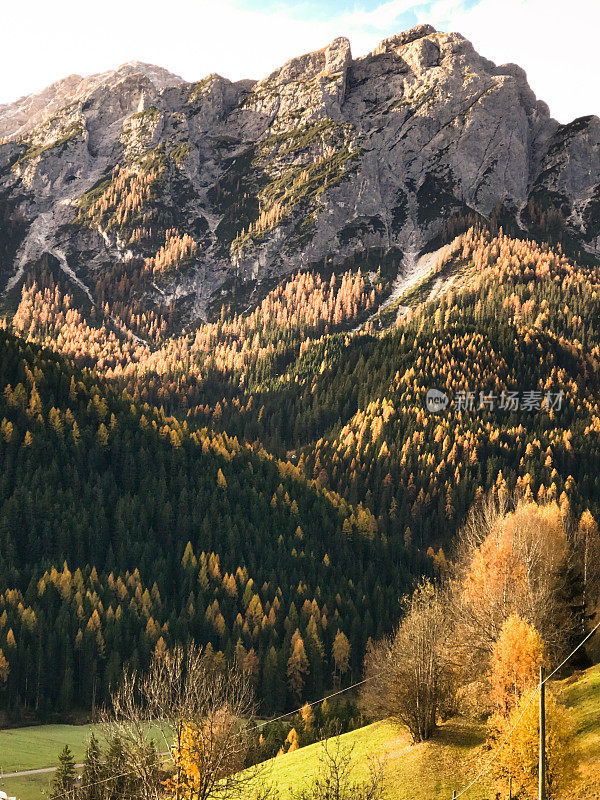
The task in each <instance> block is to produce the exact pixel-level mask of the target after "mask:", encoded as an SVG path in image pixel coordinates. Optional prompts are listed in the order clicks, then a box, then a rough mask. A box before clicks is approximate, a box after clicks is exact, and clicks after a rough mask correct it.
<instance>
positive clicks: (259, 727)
mask: <svg viewBox="0 0 600 800" xmlns="http://www.w3.org/2000/svg"><path fill="white" fill-rule="evenodd" d="M599 628H600V622H599V623H598V624H597V625H596V626H595V627H594V628H593V629H592V630H591V631H590V632H589V633H588V635H587V636H586V637H585V638H584V639H582V641H581V642H579V644H578V645H577V647H575V649H574V650H572V651H571V652H570V653H569V655H568V656H567V657H566V658H565V659H564V660H563V661H561V663H560V664H559V665H558V666H557V667H556V669H554V670H553V671H552V672H551V673H550V674H549V675H548V676H547V677H546V678H544V680H543V681H541V682H540V684H539V685H538V686H536V688H535V690H533V691H532V693H531V696H530V698H529V699H528V701H527V703H526V704H525V707H524V708H523V711H522V712H521V714H520V715H519V718H518V719H517V721H516V722H515V724H514V725H513V727H512V728H511V729H510V731H509V732H508V733H507V734H506V736H505V737H504V739H503V740H502V742H501V743H500V745H499V746H498V748H497V750H496V752H495V753H494V755H493V756H492V758H490V759H489V760H488V761H487V762H486V764H485V766H484V767H483V769H482V770H481V771H480V772H479V773H478V774H477V775H476V777H475V778H474V779H473V780H472V781H471V783H470V784H469V785H468V786H466V787H465V788H464V789H463V790H462V791H461V792H459V793H458V794H457V795H455V800H458V798H459V797H461V796H462V795H463V794H466V792H468V791H469V790H470V789H472V788H473V786H474V785H475V784H476V783H477V782H478V781H479V780H480V779H481V778H482V777H483V776H484V775H485V774H486V772H489V769H490V767H491V766H492V764H493V763H494V761H495V760H496V759H497V758H498V756H499V755H500V752H501V750H502V749H503V748H504V746H505V745H506V744H507V742H508V740H509V739H510V737H511V736H512V734H513V733H514V732H515V730H516V729H517V727H518V725H519V723H520V722H521V720H522V719H523V717H524V716H525V712H526V711H527V709H528V708H529V706H530V705H531V703H532V702H533V700H534V699H535V697H536V695H537V692H538V690H539V689H540V687H541V685H542V683H547V682H548V681H549V680H550V678H552V677H553V676H554V675H556V673H557V672H558V671H559V670H560V669H562V667H564V665H565V664H566V663H567V661H568V660H569V659H570V658H571V657H572V656H573V655H575V653H576V652H577V651H578V650H579V649H580V648H581V647H583V645H584V644H585V643H586V642H587V641H588V639H590V638H591V637H592V636H593V635H594V633H595V632H596V631H597V630H598V629H599ZM382 674H383V672H379V673H375V674H374V675H370V676H369V677H368V678H363V680H361V681H357V682H356V683H353V684H351V685H350V686H347V687H346V688H344V689H339V690H338V691H337V692H332V693H331V694H328V695H326V696H325V697H321V698H320V699H319V700H313V701H312V702H311V703H304V705H302V706H300V707H299V708H296V709H294V710H293V711H288V712H286V713H285V714H280V715H279V716H278V717H274V718H273V719H268V720H265V721H264V722H262V723H259V724H257V725H254V726H253V727H251V728H249V729H247V730H245V731H243V732H241V733H240V734H238V735H239V736H243V735H246V734H248V733H252V731H255V730H263V728H265V727H266V726H267V725H272V724H273V723H274V722H280V721H281V720H282V719H286V718H287V717H291V716H293V715H294V714H298V713H300V712H301V711H302V709H303V708H305V707H306V706H307V705H308V706H309V707H311V708H312V707H313V706H316V705H319V704H320V703H323V702H324V701H325V700H331V699H333V698H334V697H338V696H339V695H341V694H344V693H345V692H349V691H351V690H352V689H357V688H358V687H359V686H363V685H364V684H365V683H368V682H369V681H372V680H374V679H375V678H378V677H380V676H381V675H382ZM169 757H170V758H171V759H172V755H169ZM136 774H137V772H136V771H135V770H131V771H130V772H123V773H121V774H119V775H111V776H110V777H109V778H103V779H102V780H98V781H94V782H93V783H87V784H85V785H84V786H80V787H78V788H79V789H89V788H91V787H92V786H99V785H100V784H103V783H108V782H109V781H112V780H117V779H118V778H126V777H129V776H131V775H136ZM71 794H72V793H71V792H65V793H63V794H61V795H55V800H59V798H63V797H64V798H68V797H70V796H71Z"/></svg>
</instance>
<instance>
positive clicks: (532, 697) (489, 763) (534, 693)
mask: <svg viewBox="0 0 600 800" xmlns="http://www.w3.org/2000/svg"><path fill="white" fill-rule="evenodd" d="M598 628H600V622H599V623H598V624H597V625H596V626H595V627H594V628H592V630H591V631H590V632H589V633H588V635H587V636H586V637H585V639H582V640H581V641H580V642H579V644H578V645H577V647H576V648H575V649H574V650H572V651H571V652H570V653H569V655H568V656H567V657H566V658H565V659H564V660H563V661H561V663H560V664H559V665H558V667H556V669H555V670H553V671H552V672H551V673H550V675H548V676H547V677H545V678H544V680H543V681H540V682H539V684H538V685H537V686H536V687H535V689H533V690H532V692H531V695H530V697H529V699H528V701H527V702H526V703H525V706H524V707H523V711H522V712H521V714H519V718H518V719H517V721H516V722H515V724H514V725H513V726H512V728H511V729H510V730H509V731H508V733H507V734H506V736H505V737H504V739H503V740H502V741H501V742H500V744H499V745H498V749H497V750H496V752H495V753H494V755H493V756H492V757H491V758H490V759H489V760H488V761H487V762H486V764H485V766H484V767H483V769H482V770H481V772H479V773H478V774H477V775H476V776H475V778H473V780H472V781H471V783H470V784H469V785H468V786H465V788H464V789H462V791H460V792H459V793H458V794H457V795H456V796H455V800H458V798H459V797H462V795H463V794H466V793H467V792H468V791H469V789H472V788H473V786H475V784H476V783H477V782H478V781H479V780H481V778H483V776H484V775H485V774H486V773H487V772H489V770H490V767H491V766H492V764H493V763H494V761H495V760H496V759H497V758H498V756H499V755H500V753H501V751H502V750H503V748H504V747H505V745H506V744H507V743H508V740H509V739H510V737H511V736H512V735H513V733H514V732H515V731H516V729H517V728H518V726H519V723H520V722H521V720H522V719H523V717H524V716H525V712H526V711H527V709H528V708H529V706H530V705H531V704H532V703H533V701H534V700H535V698H536V697H537V693H538V691H539V690H540V689H541V688H542V684H545V683H546V682H547V681H549V680H550V678H551V677H552V676H553V675H556V673H557V672H558V671H559V669H561V668H562V667H564V665H565V664H566V663H567V661H568V660H569V659H570V658H571V657H572V656H574V655H575V653H576V652H577V651H578V650H579V648H580V647H583V645H584V644H585V643H586V642H587V640H588V639H589V638H590V637H591V636H593V635H594V633H595V632H596V631H597V630H598Z"/></svg>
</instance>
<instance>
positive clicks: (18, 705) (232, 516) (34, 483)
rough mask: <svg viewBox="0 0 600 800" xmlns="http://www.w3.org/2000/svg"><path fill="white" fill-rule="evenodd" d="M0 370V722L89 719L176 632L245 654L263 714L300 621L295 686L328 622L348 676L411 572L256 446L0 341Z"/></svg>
mask: <svg viewBox="0 0 600 800" xmlns="http://www.w3.org/2000/svg"><path fill="white" fill-rule="evenodd" d="M0 367H1V370H0V463H1V465H2V470H1V478H0V650H2V651H3V652H4V653H6V656H7V657H8V659H9V662H10V673H9V676H8V681H7V683H6V684H5V683H4V682H0V714H2V712H3V711H9V712H14V713H17V712H18V711H19V710H22V709H23V708H27V707H29V708H35V709H36V712H37V713H38V714H42V715H43V714H45V713H52V710H53V709H54V710H55V711H56V710H57V709H61V710H62V711H63V712H64V713H66V712H68V711H70V709H71V707H72V705H73V704H74V705H75V706H78V707H82V708H86V709H88V710H89V709H90V704H91V706H92V708H93V705H94V703H95V702H103V701H104V700H107V699H108V692H109V689H110V686H111V685H114V682H115V681H118V680H119V675H120V673H121V670H122V666H123V664H124V663H130V664H133V663H136V664H138V665H143V664H147V662H148V658H149V656H150V654H151V653H152V651H153V649H154V647H155V646H156V645H157V642H158V640H159V639H161V638H162V644H165V643H170V642H172V641H174V640H179V641H185V640H187V639H188V637H190V636H193V637H194V638H195V639H196V640H198V641H200V642H204V643H208V642H211V644H212V646H213V647H214V650H215V652H216V653H220V655H219V658H221V659H222V658H223V653H224V654H225V655H226V657H227V658H229V659H231V658H233V656H234V649H235V648H236V645H238V647H237V649H235V654H236V657H238V658H240V656H239V652H240V647H241V649H242V650H243V651H244V654H245V653H246V652H247V651H250V650H252V652H253V656H252V657H251V658H253V659H255V660H256V663H255V664H254V662H253V667H252V671H253V673H254V679H255V680H256V684H257V689H259V694H260V696H261V697H262V698H263V701H264V703H265V707H266V708H269V709H276V708H281V707H282V706H283V705H284V704H285V703H286V698H287V689H286V672H285V670H286V663H287V656H286V655H285V653H286V651H287V649H289V645H290V641H291V638H292V636H293V634H294V632H295V630H296V628H302V630H303V631H304V629H305V627H306V624H307V623H308V622H309V621H310V620H311V619H313V618H314V619H313V622H312V624H311V627H310V631H312V633H311V634H310V636H308V637H306V648H307V653H308V658H309V662H310V664H311V665H312V666H311V668H310V675H309V674H308V673H309V670H308V667H307V669H306V670H305V673H306V675H305V677H303V678H302V685H303V686H305V688H306V691H307V692H313V693H315V694H317V693H319V692H321V691H322V689H323V688H324V685H325V684H327V683H328V680H329V675H330V674H332V671H333V662H332V660H331V657H330V654H331V645H332V642H333V637H335V635H336V633H337V631H338V629H341V630H344V629H345V630H346V631H347V635H348V637H349V638H350V639H351V641H352V647H353V655H352V662H351V664H352V669H353V670H356V671H358V670H360V667H361V659H362V654H363V652H364V647H365V643H366V641H367V638H368V637H369V636H374V635H376V634H378V635H379V634H381V632H383V631H386V630H389V629H390V628H391V625H392V624H393V623H394V620H395V618H396V617H397V616H398V614H399V609H400V603H401V600H400V598H401V596H402V594H403V593H404V591H405V590H406V588H407V587H408V585H409V584H410V581H411V580H412V579H413V578H414V575H415V574H416V573H417V572H418V571H420V570H421V569H423V568H426V564H425V563H424V560H423V558H422V557H421V556H420V555H419V554H418V553H417V552H416V550H413V551H412V552H410V551H409V550H408V549H406V550H403V551H398V550H395V551H394V552H392V550H391V548H390V546H389V545H388V544H386V543H385V541H384V540H383V538H382V537H381V536H379V535H376V534H375V533H374V531H373V526H374V519H373V518H372V516H371V515H370V514H369V512H367V511H366V510H365V509H364V508H362V507H361V508H360V509H353V508H351V507H350V506H349V505H348V504H347V503H346V502H345V501H344V500H343V499H342V498H340V497H337V496H335V495H334V494H333V493H331V492H329V491H327V490H324V489H323V488H322V487H320V486H319V485H318V484H317V483H316V482H315V481H310V480H308V481H307V480H306V479H305V477H304V476H303V475H302V474H301V472H300V470H298V468H296V467H293V466H292V465H291V464H289V463H284V462H281V461H278V460H277V459H274V458H273V457H270V456H269V455H268V454H267V453H265V451H264V450H262V449H259V448H251V447H250V446H248V445H245V444H244V443H240V442H238V440H237V439H235V437H228V436H227V435H223V434H219V433H215V434H212V433H209V432H207V430H206V428H203V427H200V426H199V425H196V424H194V423H193V421H192V420H189V421H184V422H183V423H182V422H181V421H180V420H177V419H175V418H172V417H166V416H165V415H164V414H163V413H162V412H160V411H158V410H157V409H151V408H150V407H149V406H147V405H142V406H138V405H136V404H135V403H134V402H132V398H131V397H129V396H128V395H126V394H120V393H118V392H115V391H113V390H112V388H111V387H109V386H107V385H106V384H105V382H104V381H102V379H101V378H99V377H98V375H97V374H94V373H92V372H90V371H81V370H79V369H77V368H75V367H73V366H72V365H70V364H69V363H68V362H66V361H65V360H64V359H62V358H58V357H56V356H55V355H53V354H50V353H48V352H47V351H44V350H42V349H40V348H38V347H36V346H34V345H32V344H28V343H26V342H24V341H23V340H22V339H18V338H16V337H14V336H12V335H11V334H8V333H6V332H4V331H1V330H0ZM375 527H376V526H375ZM359 621H360V624H359ZM311 637H312V638H311ZM244 648H245V649H244ZM270 650H272V651H273V652H272V654H271V660H272V662H273V663H271V666H270V667H268V666H267V667H266V668H265V661H266V660H267V654H268V653H269V651H270ZM259 659H260V660H259ZM307 664H308V662H307ZM269 670H270V672H269ZM32 674H35V675H36V676H37V678H36V680H35V681H31V680H29V679H28V676H31V675H32ZM269 682H270V683H269ZM290 700H291V701H292V702H293V701H294V698H293V697H292V696H291V695H290Z"/></svg>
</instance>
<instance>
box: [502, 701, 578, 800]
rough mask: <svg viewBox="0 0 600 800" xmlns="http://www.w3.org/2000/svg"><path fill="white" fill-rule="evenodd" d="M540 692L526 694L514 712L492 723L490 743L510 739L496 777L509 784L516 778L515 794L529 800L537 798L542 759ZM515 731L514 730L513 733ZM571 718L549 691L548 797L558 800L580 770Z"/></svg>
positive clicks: (547, 725)
mask: <svg viewBox="0 0 600 800" xmlns="http://www.w3.org/2000/svg"><path fill="white" fill-rule="evenodd" d="M538 696H539V695H538V692H537V690H533V691H532V692H529V693H527V694H524V695H523V696H522V697H521V699H520V700H519V702H518V703H517V705H516V706H515V707H514V709H513V710H512V712H511V713H510V714H509V715H508V716H505V715H503V714H500V713H497V714H494V715H493V716H492V717H491V718H490V720H489V722H488V732H489V735H488V741H489V744H490V746H491V747H492V748H495V747H498V746H499V745H500V743H501V742H502V741H504V739H505V738H506V737H507V735H508V734H509V732H511V731H512V733H511V735H510V736H508V739H507V742H506V745H505V746H503V747H502V748H501V749H500V750H499V755H498V758H497V759H496V761H495V762H494V772H495V778H496V779H497V780H502V781H504V782H505V783H506V784H507V783H508V779H509V778H510V777H512V786H513V792H515V794H517V793H518V796H519V797H521V798H523V800H525V798H527V800H529V799H531V800H533V799H534V798H536V797H537V786H538V758H539V750H538V747H539V711H538ZM513 728H514V731H513ZM571 730H572V725H571V719H570V717H569V714H568V712H567V711H566V710H565V709H564V708H563V707H561V706H560V705H559V703H558V702H557V700H556V698H555V697H554V696H553V695H552V694H551V693H550V692H548V691H547V692H546V797H547V800H555V799H556V798H558V797H559V796H560V794H559V793H561V792H562V791H563V790H564V789H565V786H566V785H567V783H568V780H569V777H570V776H571V775H573V774H574V773H575V771H576V766H575V764H574V762H573V758H574V756H573V753H572V752H571V751H570V750H569V740H570V736H571Z"/></svg>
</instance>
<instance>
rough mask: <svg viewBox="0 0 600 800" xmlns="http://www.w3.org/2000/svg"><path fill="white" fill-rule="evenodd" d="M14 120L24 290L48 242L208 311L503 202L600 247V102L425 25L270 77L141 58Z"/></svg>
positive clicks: (69, 87) (10, 271)
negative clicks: (194, 73) (538, 82)
mask: <svg viewBox="0 0 600 800" xmlns="http://www.w3.org/2000/svg"><path fill="white" fill-rule="evenodd" d="M2 135H3V136H5V137H7V138H10V139H11V140H12V141H10V142H8V143H7V144H5V145H3V146H1V147H0V198H2V202H3V203H4V204H5V206H6V209H7V211H6V213H5V214H4V218H5V220H6V219H9V220H10V219H11V214H12V215H17V216H18V218H19V220H21V221H22V220H24V222H23V224H22V225H21V227H20V228H19V231H21V232H20V233H19V234H18V235H17V234H14V235H15V237H16V240H15V244H14V247H11V248H7V249H5V250H6V254H4V255H3V262H2V263H0V281H1V282H2V288H5V289H6V288H8V289H9V290H10V289H14V288H15V287H18V285H19V282H20V281H21V280H22V278H23V276H24V275H25V274H26V272H27V269H28V266H29V265H30V264H31V263H34V262H35V261H37V260H39V258H40V256H42V255H43V254H44V253H50V254H52V255H54V256H55V257H56V258H58V260H59V262H60V263H61V265H62V266H63V268H64V270H65V271H66V274H68V275H70V274H75V275H76V276H77V278H78V280H80V281H82V282H83V285H85V286H86V287H87V288H88V289H89V290H90V292H91V296H92V297H93V298H95V297H96V289H97V286H98V285H100V283H101V281H102V279H103V278H102V276H103V271H105V270H107V269H113V268H114V264H115V263H118V264H121V265H125V266H123V269H125V268H126V265H133V264H138V265H142V266H140V268H139V270H138V271H139V280H137V279H136V288H135V292H136V293H137V298H138V300H139V302H141V303H142V304H147V305H152V304H154V303H163V304H164V303H166V302H170V301H173V300H174V301H175V302H177V303H183V304H184V305H185V308H186V312H185V313H186V315H187V317H188V318H195V317H202V316H206V314H207V313H208V310H209V308H210V307H211V304H213V303H214V302H215V301H216V300H218V299H219V298H221V297H223V296H226V293H227V292H229V291H230V290H231V289H232V287H234V286H237V287H239V286H240V285H242V286H243V285H244V284H245V283H247V282H254V281H263V280H265V281H266V280H271V279H273V278H276V277H278V276H280V275H283V274H285V273H289V272H291V271H293V270H295V269H296V268H298V267H301V266H310V265H320V264H323V262H325V261H327V262H328V263H329V264H332V265H333V266H334V268H343V267H344V266H345V265H347V264H348V263H360V261H361V259H369V258H370V256H372V255H373V254H375V258H376V259H379V260H384V261H385V260H387V261H388V262H389V263H393V264H398V263H399V262H400V261H401V259H402V258H403V259H404V263H405V264H406V262H407V261H408V260H409V259H410V258H412V257H414V255H415V254H416V253H418V252H419V251H420V250H421V249H422V248H425V247H426V246H427V245H428V243H430V242H432V241H433V240H434V239H436V237H437V238H438V240H439V236H440V235H443V231H444V227H445V225H447V222H448V218H449V217H452V216H453V215H457V214H463V215H466V214H468V213H471V212H476V213H478V214H480V215H483V216H487V215H489V214H490V213H491V212H492V211H493V209H495V208H496V207H498V206H500V205H501V206H502V208H503V211H504V213H506V214H508V215H509V216H512V218H513V219H514V220H515V223H516V224H519V225H520V226H521V227H522V228H524V229H530V230H532V231H535V230H536V229H538V228H541V229H543V227H544V225H546V226H548V225H551V224H560V225H562V226H563V227H564V229H565V232H567V233H568V235H569V236H570V237H572V238H573V240H574V241H576V242H578V243H579V244H580V246H581V247H585V248H587V249H588V250H589V251H591V252H594V253H598V251H599V249H600V120H598V119H597V118H595V117H590V118H584V119H582V120H577V121H575V122H574V123H572V124H571V125H567V126H560V125H559V124H558V123H557V122H555V121H554V120H553V119H551V117H550V115H549V112H548V109H547V106H546V105H545V104H544V103H542V102H539V101H537V100H536V98H535V96H534V95H533V93H532V91H531V89H530V88H529V86H528V84H527V79H526V76H525V73H524V72H523V70H521V69H520V68H519V67H517V66H516V65H504V66H501V67H497V66H495V65H494V64H492V63H491V62H490V61H488V60H486V59H485V58H482V57H481V56H479V55H478V54H477V53H476V52H475V51H474V49H473V47H472V45H471V44H470V43H469V42H468V41H466V40H465V39H464V38H463V37H462V36H460V35H459V34H454V33H453V34H445V33H438V32H436V31H435V30H434V29H433V28H432V27H431V26H427V25H424V26H419V27H417V28H413V29H412V30H410V31H406V32H403V33H401V34H398V35H397V36H393V37H391V38H389V39H386V40H384V41H383V42H381V44H380V45H379V46H378V47H377V48H376V49H375V50H374V51H373V52H372V53H371V54H369V55H367V56H365V57H363V58H359V59H354V60H353V59H352V55H351V52H350V44H349V42H348V40H347V39H344V38H340V39H336V40H335V41H333V42H332V43H331V44H330V45H329V46H328V47H326V48H324V49H323V50H321V51H318V52H316V53H309V54H308V55H304V56H301V57H299V58H295V59H292V60H291V61H289V62H288V63H287V64H285V65H284V66H283V67H281V68H280V69H279V70H277V71H275V72H274V73H272V74H271V75H269V76H268V77H267V78H265V79H264V80H262V81H259V82H258V83H254V82H252V81H241V82H238V83H231V82H230V81H227V80H225V79H224V78H221V77H220V76H218V75H210V76H208V77H207V78H205V79H204V80H203V81H200V82H199V83H196V84H188V83H185V82H183V81H182V80H181V79H179V78H177V77H176V76H173V75H171V74H170V73H167V72H166V71H164V70H160V69H158V68H155V67H149V66H147V65H139V64H131V65H125V66H124V67H121V68H120V69H119V70H117V71H115V72H113V73H106V74H104V75H100V76H92V77H91V78H86V79H81V78H78V77H71V78H67V79H65V81H62V82H60V83H59V84H54V86H52V87H50V88H49V89H48V90H46V91H45V92H44V93H42V94H40V95H36V96H35V97H33V98H25V99H23V100H21V101H18V102H17V103H16V104H13V105H12V106H4V107H0V136H2ZM2 224H3V223H2V217H1V216H0V225H2ZM4 224H5V225H6V224H9V223H6V222H5V223H4ZM14 230H16V227H15V228H14ZM14 230H13V233H14ZM186 237H188V238H186ZM188 239H189V240H190V241H188ZM190 242H191V243H190ZM2 252H4V251H2ZM144 265H145V266H144ZM127 269H129V267H127ZM184 301H185V302H184Z"/></svg>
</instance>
